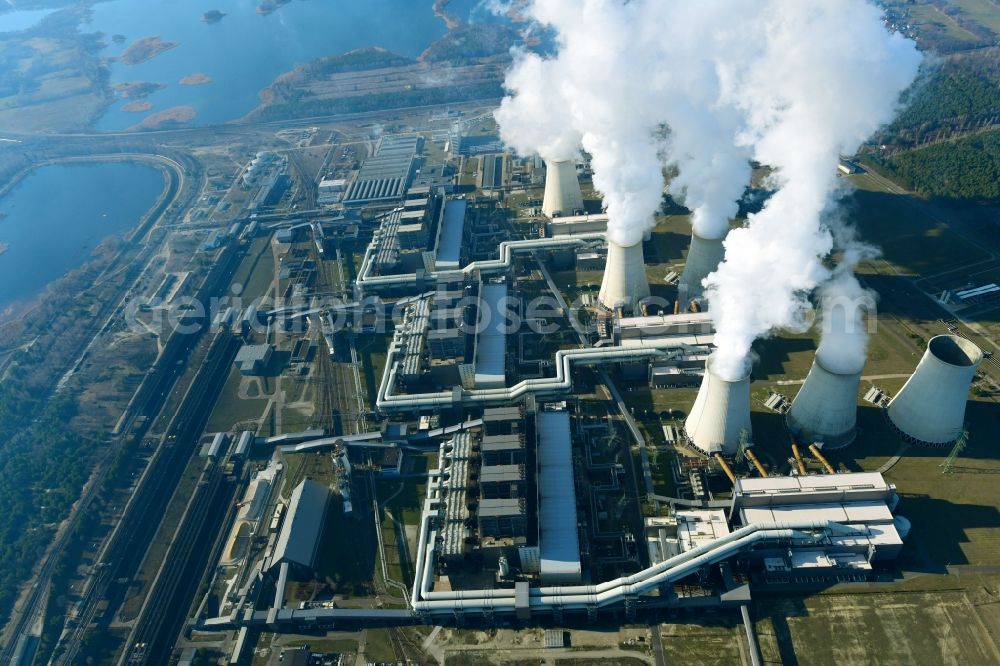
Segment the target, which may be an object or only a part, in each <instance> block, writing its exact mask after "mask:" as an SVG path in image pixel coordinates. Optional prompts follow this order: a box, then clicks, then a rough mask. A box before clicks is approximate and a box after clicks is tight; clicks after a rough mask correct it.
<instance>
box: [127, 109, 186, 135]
mask: <svg viewBox="0 0 1000 666" xmlns="http://www.w3.org/2000/svg"><path fill="white" fill-rule="evenodd" d="M197 115H198V112H197V111H195V110H194V109H193V108H192V107H190V106H173V107H170V108H169V109H164V110H163V111H157V112H156V113H151V114H149V115H148V116H146V117H145V118H143V119H142V120H140V121H139V122H138V123H136V124H135V125H133V126H132V127H130V128H129V129H130V130H148V129H162V128H164V127H173V126H176V125H183V124H184V123H187V122H190V121H192V120H194V118H195V116H197Z"/></svg>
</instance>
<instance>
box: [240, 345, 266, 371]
mask: <svg viewBox="0 0 1000 666" xmlns="http://www.w3.org/2000/svg"><path fill="white" fill-rule="evenodd" d="M273 353H274V348H273V347H272V346H271V345H243V346H242V347H241V348H240V350H239V352H237V353H236V361H235V363H236V367H237V368H239V369H240V374H241V375H245V376H255V375H262V374H264V373H265V372H266V371H267V368H268V366H269V365H270V363H271V356H272V354H273Z"/></svg>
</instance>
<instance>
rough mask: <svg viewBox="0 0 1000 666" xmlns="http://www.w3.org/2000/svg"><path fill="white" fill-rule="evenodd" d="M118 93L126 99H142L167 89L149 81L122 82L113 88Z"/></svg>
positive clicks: (160, 84)
mask: <svg viewBox="0 0 1000 666" xmlns="http://www.w3.org/2000/svg"><path fill="white" fill-rule="evenodd" d="M112 87H113V88H114V90H115V92H116V93H118V94H119V95H120V96H121V97H123V98H125V99H142V98H143V97H148V96H149V95H152V94H153V93H155V92H156V91H157V90H163V89H164V88H166V86H165V85H163V84H162V83H151V82H149V81H122V82H121V83H116V84H115V85H114V86H112Z"/></svg>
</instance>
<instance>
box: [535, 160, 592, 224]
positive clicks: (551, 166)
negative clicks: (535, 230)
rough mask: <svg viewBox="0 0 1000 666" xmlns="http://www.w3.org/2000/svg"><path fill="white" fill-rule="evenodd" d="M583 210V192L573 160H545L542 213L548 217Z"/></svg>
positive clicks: (573, 213) (572, 213) (571, 213)
mask: <svg viewBox="0 0 1000 666" xmlns="http://www.w3.org/2000/svg"><path fill="white" fill-rule="evenodd" d="M582 210H583V194H582V193H581V192H580V181H579V180H578V179H577V177H576V163H575V162H573V160H561V161H558V162H556V161H546V162H545V196H544V197H543V198H542V213H543V214H544V215H545V216H546V217H549V218H552V217H560V216H566V215H575V214H576V213H577V211H582Z"/></svg>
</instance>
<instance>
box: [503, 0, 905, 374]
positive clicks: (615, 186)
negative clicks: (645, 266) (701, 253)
mask: <svg viewBox="0 0 1000 666" xmlns="http://www.w3.org/2000/svg"><path fill="white" fill-rule="evenodd" d="M525 11H526V15H527V16H528V17H529V18H531V19H533V20H535V21H537V22H539V23H541V24H544V25H547V26H549V27H550V28H551V29H552V30H553V31H554V33H555V36H556V44H557V51H556V54H555V55H554V56H553V57H551V58H541V57H539V56H537V55H532V54H521V55H520V56H519V57H518V58H517V60H516V62H515V64H514V66H513V67H512V69H511V71H510V72H509V74H508V78H507V87H508V90H509V92H510V96H509V97H508V98H507V99H505V100H504V102H503V105H502V106H501V109H500V110H499V111H498V112H497V120H498V122H499V124H500V127H501V135H502V138H503V139H504V140H505V141H506V142H507V143H508V144H509V145H511V146H512V147H514V148H515V149H516V150H517V151H518V152H520V153H522V154H527V153H531V152H538V153H539V154H541V155H542V156H543V157H545V158H550V159H552V158H563V159H564V158H565V157H567V156H568V154H573V153H575V151H576V150H578V149H579V148H580V147H582V148H583V149H585V150H586V151H587V152H589V153H590V154H591V157H592V166H593V169H594V184H595V187H596V188H597V189H598V190H599V191H600V192H602V194H603V196H604V203H605V205H606V207H607V210H608V215H609V218H610V222H609V227H608V235H609V239H610V240H612V241H614V242H616V243H618V244H621V245H632V244H635V243H637V242H639V241H640V240H641V236H642V233H643V232H644V231H645V230H646V229H647V228H648V227H649V226H650V225H651V223H652V220H653V215H654V213H655V211H656V209H657V207H658V205H659V202H660V198H661V195H662V191H663V185H664V181H663V175H662V173H663V168H664V167H665V166H671V165H672V166H675V167H676V168H677V169H678V170H679V175H678V177H677V178H675V179H674V181H673V182H672V183H671V191H672V192H676V193H682V194H683V195H684V196H685V200H686V203H687V204H688V205H689V206H690V207H692V208H693V209H694V211H695V214H694V217H693V224H694V225H695V231H696V232H697V233H698V234H699V235H702V236H704V237H708V238H713V237H714V238H719V237H721V236H722V235H724V234H725V232H726V229H727V228H728V220H729V218H730V217H732V216H733V215H734V214H735V212H736V203H735V202H736V200H737V199H738V197H739V196H740V194H741V193H742V191H743V188H744V187H745V185H746V183H747V181H748V179H749V174H750V171H749V165H748V160H749V159H750V158H752V159H754V160H756V161H758V162H760V163H762V164H765V165H768V166H770V167H771V168H772V169H773V170H774V172H773V184H774V185H775V186H776V187H777V191H776V192H775V194H774V195H773V196H772V197H771V198H770V199H769V200H768V202H767V204H766V205H765V207H764V209H763V210H762V211H761V212H760V213H757V214H755V215H751V216H750V217H749V218H748V221H747V224H746V225H745V226H744V227H743V228H740V229H735V230H733V231H732V232H731V233H730V234H729V235H728V237H727V240H726V243H725V247H726V258H725V261H724V262H723V263H722V264H721V265H720V266H719V269H718V270H717V271H716V272H715V273H713V274H712V275H710V276H709V277H708V278H707V279H706V286H707V287H708V290H707V297H708V300H709V307H710V310H711V312H712V314H713V318H714V320H715V323H716V329H717V333H716V336H715V342H716V345H717V347H718V349H717V351H716V354H715V358H714V361H713V366H712V367H713V370H714V371H715V372H716V373H717V374H719V375H720V376H722V377H723V378H725V379H729V380H736V379H738V378H740V377H741V376H743V375H745V374H746V371H747V369H748V367H747V366H748V363H749V355H750V348H751V345H752V343H753V341H754V340H755V339H757V338H759V337H762V336H765V335H767V334H769V333H770V332H772V331H774V330H776V329H782V328H784V329H792V330H804V329H805V328H807V327H808V320H807V317H806V315H807V313H808V312H809V310H810V305H809V301H808V298H809V296H810V294H811V293H812V292H813V291H814V290H815V289H816V288H817V286H819V285H821V284H822V283H824V282H826V281H828V280H830V278H831V277H834V278H835V279H833V281H832V282H830V283H829V285H828V286H827V287H826V288H825V289H824V290H823V295H824V296H828V295H830V294H842V295H850V294H851V293H854V292H856V291H857V290H860V286H859V285H857V282H856V280H854V278H853V276H851V275H850V270H849V268H845V269H842V270H839V271H838V272H837V273H836V274H834V273H831V271H830V270H829V269H828V268H826V267H825V266H824V264H823V259H824V258H825V257H826V256H827V255H829V254H830V252H831V250H833V248H834V238H833V237H834V234H833V232H832V230H831V226H830V225H831V223H830V221H829V220H830V219H836V218H831V216H829V215H827V216H826V217H824V213H829V209H830V208H831V207H832V205H833V201H832V197H831V193H832V191H833V190H834V189H835V184H836V180H835V178H836V176H835V173H836V166H837V162H838V159H839V157H840V155H842V154H853V153H854V152H855V151H856V150H857V148H858V146H859V145H860V143H861V142H862V141H864V140H865V139H866V138H867V137H868V136H869V135H870V134H871V133H872V132H874V131H875V130H876V129H877V128H878V127H879V126H880V125H882V124H884V123H886V122H888V121H890V120H891V119H892V117H893V114H894V112H895V109H896V107H897V105H898V100H899V95H900V93H901V92H902V91H903V90H904V89H905V88H906V87H907V86H908V85H909V84H910V83H911V82H912V81H913V79H914V78H915V76H916V74H917V70H918V68H919V65H920V61H921V56H920V54H919V52H918V51H917V50H916V47H915V45H914V44H913V42H911V41H909V40H907V39H905V38H904V37H902V36H901V35H898V34H890V33H888V32H887V31H886V29H885V27H884V25H883V23H882V20H881V12H880V10H879V9H878V8H876V7H875V6H873V5H871V4H869V2H867V0H811V1H810V2H803V1H802V0H705V1H704V2H699V3H664V2H658V1H656V0H630V1H628V2H625V1H624V0H535V1H534V2H533V3H531V4H530V5H529V6H528V7H527V9H526V10H525ZM664 128H668V131H664ZM845 256H846V255H845ZM852 267H853V265H851V266H850V268H852ZM852 316H858V315H852ZM828 328H829V327H828ZM829 341H830V343H831V344H829V345H827V344H823V345H821V347H822V348H823V353H824V357H825V356H826V355H827V351H826V349H827V348H830V349H834V348H837V349H840V348H841V346H846V347H850V348H851V349H854V350H857V349H860V358H861V359H862V362H863V358H864V345H865V341H866V339H865V338H864V337H863V336H862V337H860V338H859V337H854V338H846V339H845V338H844V336H837V338H836V339H830V340H829ZM830 354H831V355H832V354H833V352H830ZM848 356H852V357H854V358H856V357H857V354H856V353H852V354H848ZM831 369H832V368H831Z"/></svg>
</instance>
